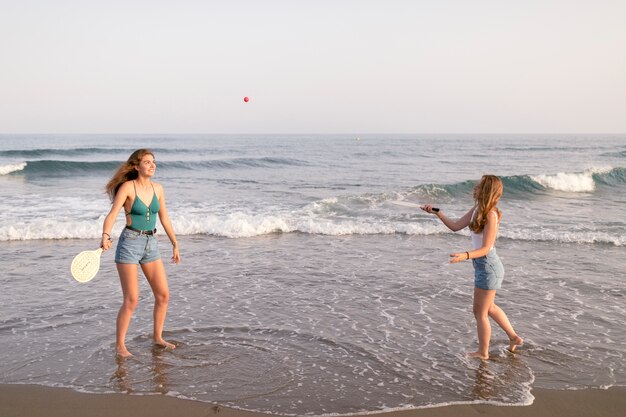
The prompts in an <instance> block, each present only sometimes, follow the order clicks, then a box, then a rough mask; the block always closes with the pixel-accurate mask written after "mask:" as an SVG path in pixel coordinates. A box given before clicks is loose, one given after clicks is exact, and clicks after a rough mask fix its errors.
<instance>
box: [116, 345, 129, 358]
mask: <svg viewBox="0 0 626 417" xmlns="http://www.w3.org/2000/svg"><path fill="white" fill-rule="evenodd" d="M115 354H116V355H117V357H118V358H122V359H126V358H130V357H131V356H133V354H132V353H130V352H129V351H128V349H126V346H122V347H116V348H115Z"/></svg>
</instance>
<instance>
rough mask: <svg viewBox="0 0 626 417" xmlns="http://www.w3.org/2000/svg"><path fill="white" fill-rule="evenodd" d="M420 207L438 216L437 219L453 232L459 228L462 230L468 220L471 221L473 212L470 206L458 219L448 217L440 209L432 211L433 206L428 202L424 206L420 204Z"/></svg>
mask: <svg viewBox="0 0 626 417" xmlns="http://www.w3.org/2000/svg"><path fill="white" fill-rule="evenodd" d="M421 209H422V210H424V211H425V212H427V213H431V214H434V215H435V216H437V217H439V220H441V222H442V223H443V224H445V225H446V227H448V229H450V230H452V231H453V232H458V231H459V230H462V229H464V228H466V227H467V226H469V224H470V221H472V213H473V212H474V208H473V207H472V209H471V210H470V211H468V212H467V213H465V215H464V216H463V217H461V218H460V219H458V220H452V219H450V218H448V217H447V216H446V215H445V214H443V212H442V211H441V210H439V211H433V206H432V205H430V204H426V205H425V206H422V207H421Z"/></svg>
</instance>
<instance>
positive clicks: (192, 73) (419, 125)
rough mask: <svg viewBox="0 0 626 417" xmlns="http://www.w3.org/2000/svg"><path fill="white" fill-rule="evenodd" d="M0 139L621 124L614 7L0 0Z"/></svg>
mask: <svg viewBox="0 0 626 417" xmlns="http://www.w3.org/2000/svg"><path fill="white" fill-rule="evenodd" d="M244 96H248V97H250V101H249V102H248V103H244V101H243V97H244ZM0 133H350V134H352V133H354V134H359V133H362V134H365V133H626V1H624V0H616V1H611V0H595V1H594V0H589V1H582V0H580V1H579V0H569V1H549V0H544V1H541V0H537V1H535V0H528V1H520V0H515V1H514V0H511V1H507V0H493V1H481V0H458V1H452V0H430V1H419V0H413V1H411V0H406V1H400V0H398V1H394V0H379V1H368V0H361V1H357V0H355V1H352V0H346V1H341V0H332V1H326V0H317V1H304V0H300V1H298V0H289V1H287V0H283V1H279V0H276V1H270V0H267V1H264V0H250V1H247V0H220V1H213V0H196V1H191V0H176V1H174V0H172V1H162V0H150V1H144V0H137V1H133V0H124V1H117V0H99V1H92V0H83V1H79V0H74V1H72V0H39V1H34V0H0Z"/></svg>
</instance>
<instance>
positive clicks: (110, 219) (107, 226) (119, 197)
mask: <svg viewBox="0 0 626 417" xmlns="http://www.w3.org/2000/svg"><path fill="white" fill-rule="evenodd" d="M129 186H130V184H129V183H128V182H126V183H124V184H122V185H121V186H120V188H119V190H117V194H115V199H114V200H113V204H112V205H111V210H110V211H109V214H107V216H106V217H105V218H104V224H103V225H102V240H101V241H100V246H102V249H103V250H109V248H111V244H112V240H111V230H112V229H113V225H114V224H115V219H117V214H118V213H119V212H120V210H121V209H122V206H123V205H124V203H125V202H126V199H127V198H128V190H129Z"/></svg>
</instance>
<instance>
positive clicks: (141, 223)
mask: <svg viewBox="0 0 626 417" xmlns="http://www.w3.org/2000/svg"><path fill="white" fill-rule="evenodd" d="M150 185H152V182H151V183H150ZM133 188H134V189H135V201H133V205H132V207H131V208H130V211H129V212H127V213H126V215H127V216H130V225H129V226H131V227H133V228H135V229H139V230H154V228H155V226H156V219H157V216H156V215H157V213H158V212H159V210H160V209H161V204H159V199H158V198H157V195H156V191H154V185H152V192H153V195H152V200H151V201H150V204H149V205H147V206H146V204H145V203H144V202H143V201H141V199H140V198H139V197H137V187H136V186H135V181H133Z"/></svg>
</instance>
